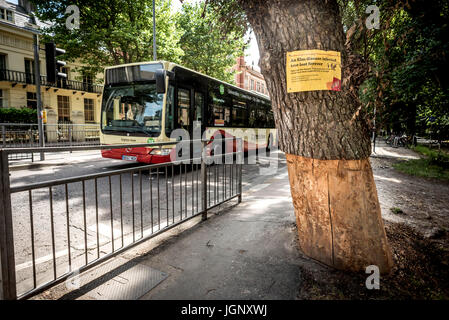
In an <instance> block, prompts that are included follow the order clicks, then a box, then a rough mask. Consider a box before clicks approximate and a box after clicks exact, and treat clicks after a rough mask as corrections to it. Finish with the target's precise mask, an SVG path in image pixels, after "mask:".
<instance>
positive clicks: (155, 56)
mask: <svg viewBox="0 0 449 320" xmlns="http://www.w3.org/2000/svg"><path fill="white" fill-rule="evenodd" d="M154 1H155V0H153V60H154V61H156V60H157V54H156V6H155V4H154Z"/></svg>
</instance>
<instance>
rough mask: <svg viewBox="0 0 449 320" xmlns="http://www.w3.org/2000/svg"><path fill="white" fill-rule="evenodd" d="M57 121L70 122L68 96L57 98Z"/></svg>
mask: <svg viewBox="0 0 449 320" xmlns="http://www.w3.org/2000/svg"><path fill="white" fill-rule="evenodd" d="M58 120H59V122H66V121H70V100H69V97H68V96H58Z"/></svg>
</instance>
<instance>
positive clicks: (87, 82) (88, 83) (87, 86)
mask: <svg viewBox="0 0 449 320" xmlns="http://www.w3.org/2000/svg"><path fill="white" fill-rule="evenodd" d="M92 79H93V76H92V74H89V73H86V74H84V75H83V89H84V91H87V92H93V81H92Z"/></svg>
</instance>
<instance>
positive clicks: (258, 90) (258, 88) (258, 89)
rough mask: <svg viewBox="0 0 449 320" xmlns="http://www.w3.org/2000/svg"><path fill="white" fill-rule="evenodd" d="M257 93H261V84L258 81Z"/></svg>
mask: <svg viewBox="0 0 449 320" xmlns="http://www.w3.org/2000/svg"><path fill="white" fill-rule="evenodd" d="M256 91H257V92H260V82H259V81H257V89H256Z"/></svg>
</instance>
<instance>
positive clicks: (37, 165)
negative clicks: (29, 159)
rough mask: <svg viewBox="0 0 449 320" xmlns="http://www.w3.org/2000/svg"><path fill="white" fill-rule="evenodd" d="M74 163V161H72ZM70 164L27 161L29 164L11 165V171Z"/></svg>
mask: <svg viewBox="0 0 449 320" xmlns="http://www.w3.org/2000/svg"><path fill="white" fill-rule="evenodd" d="M72 163H74V162H72ZM67 164H70V163H69V162H58V163H34V162H33V163H27V164H18V165H12V166H10V167H9V171H20V170H29V169H39V168H44V167H52V166H63V165H67Z"/></svg>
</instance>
